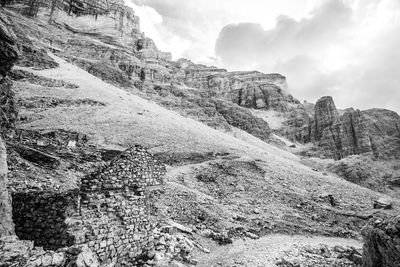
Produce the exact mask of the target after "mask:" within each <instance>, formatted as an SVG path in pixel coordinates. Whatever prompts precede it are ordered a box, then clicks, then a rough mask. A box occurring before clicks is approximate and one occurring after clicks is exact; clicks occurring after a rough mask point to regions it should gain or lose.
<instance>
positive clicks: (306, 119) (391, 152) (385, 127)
mask: <svg viewBox="0 0 400 267" xmlns="http://www.w3.org/2000/svg"><path fill="white" fill-rule="evenodd" d="M399 127H400V116H399V115H398V114H397V113H396V112H393V111H389V110H384V109H370V110H365V111H360V110H354V109H352V108H351V109H347V110H346V111H345V112H344V114H343V115H341V116H340V115H339V112H338V111H337V109H336V107H335V103H334V101H333V99H332V97H330V96H327V97H322V98H321V99H319V100H318V101H317V103H316V105H315V107H314V109H313V112H312V114H311V115H310V113H309V112H307V110H306V108H305V107H304V106H301V105H298V107H297V109H295V110H291V111H290V112H289V115H288V116H287V118H286V121H285V122H284V125H283V127H282V128H281V129H280V130H279V131H280V133H281V134H283V135H284V136H287V137H288V138H290V139H291V140H296V141H298V142H301V143H309V142H313V143H314V144H315V145H317V146H318V147H319V148H320V149H321V150H322V153H323V154H324V156H326V157H330V158H335V159H342V158H344V157H347V156H349V155H357V154H363V153H368V152H370V153H373V155H374V156H375V157H379V158H385V159H386V158H393V157H394V158H398V157H399V156H400V152H399V151H400V131H399Z"/></svg>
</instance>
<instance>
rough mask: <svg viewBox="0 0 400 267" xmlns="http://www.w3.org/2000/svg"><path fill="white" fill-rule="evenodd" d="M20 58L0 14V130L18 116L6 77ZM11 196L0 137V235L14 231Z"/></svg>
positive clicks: (12, 36)
mask: <svg viewBox="0 0 400 267" xmlns="http://www.w3.org/2000/svg"><path fill="white" fill-rule="evenodd" d="M17 58H18V52H17V49H16V47H15V38H14V34H13V33H12V31H10V30H9V20H8V18H7V17H6V16H4V15H2V14H0V90H1V91H0V115H1V117H0V126H1V130H0V132H1V133H2V134H4V132H5V131H6V129H7V128H8V127H12V126H13V123H14V121H15V118H16V112H15V106H14V100H13V94H12V93H11V82H10V81H9V80H8V79H7V78H6V77H5V76H6V75H7V73H8V71H10V69H11V67H12V66H13V63H14V62H15V61H16V60H17ZM10 203H11V201H10V196H9V194H8V191H7V154H6V148H5V146H4V143H3V141H2V140H1V139H0V237H1V236H5V235H11V234H13V233H14V225H13V223H12V217H11V216H12V211H11V204H10Z"/></svg>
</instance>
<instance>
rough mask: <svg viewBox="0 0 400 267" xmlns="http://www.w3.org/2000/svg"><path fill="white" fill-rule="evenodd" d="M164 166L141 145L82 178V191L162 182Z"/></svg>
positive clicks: (133, 186)
mask: <svg viewBox="0 0 400 267" xmlns="http://www.w3.org/2000/svg"><path fill="white" fill-rule="evenodd" d="M164 174H165V166H164V165H163V164H161V163H160V162H159V161H157V160H156V159H154V158H153V156H152V155H151V154H150V153H148V152H147V150H146V149H144V148H143V147H141V146H138V145H136V146H134V147H132V148H130V149H128V150H126V151H125V152H124V153H122V154H121V155H119V156H117V157H115V158H114V159H113V160H112V161H111V162H110V163H109V164H108V165H107V166H105V167H104V168H102V169H101V170H100V171H98V172H96V173H94V174H92V175H90V176H89V177H87V178H85V179H83V180H82V191H88V192H90V191H92V192H93V191H99V190H117V189H133V190H134V191H138V190H139V191H140V190H141V189H144V188H145V187H147V186H153V185H160V184H162V178H161V177H162V175H164Z"/></svg>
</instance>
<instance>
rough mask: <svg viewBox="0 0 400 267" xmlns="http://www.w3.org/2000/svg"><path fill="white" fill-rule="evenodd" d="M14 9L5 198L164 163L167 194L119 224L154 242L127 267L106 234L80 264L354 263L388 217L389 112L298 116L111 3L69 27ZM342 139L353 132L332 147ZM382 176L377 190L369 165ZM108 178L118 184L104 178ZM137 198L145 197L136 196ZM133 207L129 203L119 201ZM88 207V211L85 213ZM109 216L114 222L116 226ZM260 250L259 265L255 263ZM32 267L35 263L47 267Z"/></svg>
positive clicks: (150, 197) (61, 19)
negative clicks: (369, 232)
mask: <svg viewBox="0 0 400 267" xmlns="http://www.w3.org/2000/svg"><path fill="white" fill-rule="evenodd" d="M15 2H18V3H15ZM15 2H13V3H8V4H7V5H6V8H5V9H3V10H1V20H2V21H3V22H2V25H3V24H5V25H7V29H11V30H12V31H13V32H14V33H15V36H14V38H15V43H16V46H17V47H18V52H19V55H18V57H19V60H18V61H17V62H16V63H15V66H14V67H13V69H12V70H11V71H10V72H8V70H7V71H5V72H8V74H7V75H8V77H9V78H7V79H10V81H9V84H10V82H11V80H12V82H13V85H12V91H13V94H15V95H13V94H8V95H3V96H2V99H5V100H7V101H8V102H7V103H10V102H11V101H12V102H13V104H14V105H15V107H16V110H15V111H14V110H13V109H10V108H9V107H7V108H4V105H3V109H2V110H7V111H8V113H7V114H6V116H5V117H7V118H10V117H13V116H14V117H15V118H14V120H15V122H13V123H10V125H7V126H4V127H3V128H4V129H7V131H6V132H5V133H4V134H3V139H4V141H5V143H6V146H7V157H8V158H7V161H8V180H9V181H8V182H7V183H8V190H9V191H10V192H11V195H12V197H13V198H14V199H15V200H17V196H19V194H33V195H36V194H37V195H38V196H42V194H43V193H44V194H45V195H47V194H50V195H57V196H58V195H59V194H61V195H63V194H69V193H71V192H74V190H77V189H78V190H81V191H84V190H86V189H85V188H84V187H82V183H83V182H82V181H86V180H87V179H88V178H87V177H88V175H89V176H90V177H92V176H91V175H92V173H97V172H98V170H103V169H102V168H103V166H113V165H112V164H113V163H112V162H115V160H112V161H110V159H111V158H114V156H116V155H118V154H120V153H122V152H123V151H124V150H126V149H128V148H131V147H133V146H135V145H140V146H143V147H145V148H146V149H147V150H148V151H149V152H150V153H151V154H152V155H154V160H153V159H152V158H150V156H146V160H148V161H149V162H153V161H154V162H162V163H164V164H165V165H166V174H165V176H164V184H163V185H162V186H157V188H155V189H154V188H152V187H151V186H150V189H149V190H148V191H146V190H144V191H146V193H145V194H144V195H145V197H146V201H148V202H146V203H147V204H146V205H145V206H146V212H144V211H138V214H142V213H143V212H144V213H146V214H148V215H149V218H146V219H144V220H139V219H137V218H136V220H134V223H133V224H132V225H135V226H134V227H137V225H140V224H141V222H138V221H144V222H147V220H151V221H152V222H154V225H155V226H154V228H149V229H152V230H151V231H150V230H149V229H147V228H146V230H145V231H146V234H147V233H148V232H151V234H150V239H149V240H151V241H149V243H148V244H147V243H146V245H145V246H143V248H139V249H138V250H135V251H134V253H135V254H132V255H129V257H130V258H131V260H132V261H131V262H130V263H127V262H126V261H124V262H123V263H121V262H120V261H119V260H120V259H119V258H118V257H117V256H116V255H119V254H118V253H120V252H117V251H118V249H117V248H115V247H116V245H115V246H114V244H113V241H109V240H110V237H107V238H109V239H107V242H110V244H111V245H109V244H108V243H107V247H108V246H110V253H109V254H107V253H105V252H102V251H101V248H100V249H99V248H96V250H97V251H98V252H96V253H97V254H96V253H94V256H93V257H94V258H96V257H98V258H99V261H100V264H103V266H106V265H105V264H111V263H113V264H115V263H116V262H117V264H120V266H152V265H153V266H180V265H179V264H186V265H193V264H196V263H197V264H198V265H199V266H274V265H275V264H281V265H283V266H295V265H290V264H292V263H293V262H294V263H295V262H296V261H299V262H300V263H301V264H304V266H326V264H331V266H358V265H357V264H359V263H360V262H359V261H357V259H355V258H354V257H353V256H354V254H355V253H356V254H357V253H358V254H357V255H358V257H361V254H360V252H359V251H358V250H360V249H361V245H362V243H361V228H362V227H363V226H364V225H365V224H366V223H367V222H368V220H369V219H371V218H377V217H378V216H387V215H390V214H396V213H398V212H399V204H400V200H399V199H398V196H399V195H398V194H399V193H398V192H399V188H398V185H396V184H395V182H393V183H392V184H391V185H390V187H388V184H389V183H390V182H391V181H395V180H396V175H397V174H398V172H396V170H397V171H398V170H399V168H398V167H399V165H398V164H397V162H398V157H399V155H398V154H396V151H398V150H397V145H398V144H399V142H398V141H399V139H400V132H399V130H398V128H396V127H398V125H400V122H399V121H400V118H399V116H398V115H397V114H395V113H394V112H390V111H386V110H368V111H355V110H347V111H346V112H345V113H344V114H339V111H337V110H336V107H335V106H334V103H333V100H332V99H331V98H322V99H321V100H320V101H318V102H317V103H316V105H315V107H314V106H313V105H311V107H310V106H308V105H306V104H301V103H300V102H299V101H298V100H297V99H295V98H294V97H293V96H291V95H290V94H289V93H288V88H287V84H286V79H285V77H284V76H282V75H280V74H263V73H260V72H228V71H226V70H223V69H218V68H215V67H209V66H203V65H198V64H194V63H193V62H190V61H188V60H185V59H180V60H178V61H172V60H171V56H170V54H169V53H166V52H161V51H159V50H158V49H157V47H156V44H155V43H154V42H153V41H152V40H151V39H149V38H147V37H146V36H145V35H144V34H143V33H141V31H140V28H139V18H138V17H136V16H135V13H134V11H133V10H132V9H129V8H127V7H125V6H124V5H123V3H122V2H120V1H119V2H118V1H117V2H116V4H115V3H114V2H112V3H111V2H108V1H105V3H106V6H107V8H111V9H112V12H110V11H104V7H93V6H90V5H89V7H90V8H91V9H90V10H89V9H87V10H86V9H85V7H86V8H88V6H85V5H83V6H82V7H81V8H83V11H80V13H79V16H76V15H77V14H75V15H74V14H72V16H69V14H68V12H63V10H64V9H60V10H58V15H57V16H54V14H52V13H49V12H51V10H50V9H49V8H50V7H51V6H50V7H48V6H45V5H39V8H38V10H37V13H36V14H35V15H33V16H26V14H24V12H23V10H26V7H24V4H26V3H24V1H15ZM85 3H86V2H85ZM88 3H89V4H90V1H89V2H87V3H86V4H88ZM108 4H110V6H108ZM24 8H25V9H24ZM85 10H86V11H85ZM64 11H65V10H64ZM49 14H52V17H50V16H49ZM70 15H71V14H70ZM49 17H50V18H51V19H49ZM121 18H123V20H121ZM10 67H11V66H10ZM2 75H3V74H2ZM9 86H10V85H9ZM3 102H4V101H3ZM17 111H18V114H17ZM11 124H12V125H11ZM337 129H341V130H337ZM347 129H352V131H353V132H352V134H347V135H346V134H345V135H340V134H339V135H337V136H336V135H335V133H338V132H340V133H343V132H344V133H348V131H347ZM354 129H356V130H354ZM365 129H368V131H365ZM396 129H397V130H396ZM366 132H367V134H365V133H366ZM332 140H333V141H332ZM337 140H340V145H338V143H337V142H338V141H337ZM360 140H361V141H360ZM363 140H367V141H366V142H364V143H363ZM334 141H336V143H335V142H334ZM387 148H390V149H387ZM391 151H393V152H391ZM383 152H385V153H383ZM349 155H353V156H351V157H347V156H349ZM125 157H128V156H125ZM363 157H365V158H366V159H368V160H370V166H371V168H375V169H376V172H371V173H374V175H371V176H368V177H365V178H360V176H361V175H360V174H359V173H356V174H354V172H353V171H352V170H353V169H354V168H358V169H361V170H360V172H361V171H365V168H364V167H363V166H359V165H357V164H358V163H357V164H355V163H354V161H356V162H361V163H359V164H362V162H366V161H365V160H363ZM122 158H124V157H122ZM334 159H337V160H336V161H335V160H334ZM132 161H133V162H136V161H135V159H132ZM110 162H111V163H110ZM108 164H111V165H108ZM135 164H136V163H135ZM146 164H150V163H146ZM150 165H151V164H150ZM343 165H344V166H345V167H343ZM135 166H136V165H135ZM143 166H147V165H143ZM387 166H389V167H388V168H389V170H388V171H387V174H386V175H387V176H386V178H385V180H382V179H381V176H383V175H384V174H382V172H381V171H380V168H384V167H387ZM122 168H123V169H124V170H125V167H122ZM152 168H153V167H151V168H150V167H149V170H150V171H149V172H152V171H153V169H152ZM390 168H392V169H393V171H392V170H391V169H390ZM396 168H397V169H396ZM138 169H139V171H141V172H143V174H141V175H142V176H141V177H147V176H148V173H146V172H147V167H138ZM335 173H337V174H339V175H340V176H339V175H337V174H335ZM389 174H390V177H389V176H388V175H389ZM135 175H138V174H135ZM341 176H342V177H345V178H346V179H344V178H342V177H341ZM134 177H136V176H134ZM109 178H110V179H111V180H113V181H114V182H115V181H117V182H115V183H118V179H117V178H115V177H114V176H113V174H112V172H110V173H109ZM353 178H354V179H353ZM357 178H359V179H360V180H362V181H360V180H357ZM348 180H349V181H348ZM114 182H110V183H112V184H113V183H114ZM122 183H123V182H122ZM83 184H84V183H83ZM359 184H360V185H361V186H360V185H359ZM113 185H114V184H113ZM107 186H109V185H108V184H106V186H105V187H107ZM136 187H139V185H135V188H133V189H132V190H137V188H136ZM82 188H84V190H83V189H82ZM125 189H126V190H128V189H127V188H125ZM107 190H110V192H111V193H110V192H108V191H107ZM107 190H105V191H107V193H105V199H108V198H110V197H111V196H113V195H114V194H116V195H117V197H116V199H120V198H121V199H122V198H123V197H122V196H124V197H125V195H124V194H125V193H123V192H122V191H121V192H122V193H121V192H120V191H118V190H120V188H119V187H118V190H117V187H116V188H114V187H112V189H107ZM113 190H115V193H113ZM129 190H131V189H129ZM89 192H91V191H90V190H89ZM2 193H5V192H4V191H3V192H2ZM83 193H85V194H87V192H83ZM83 193H82V192H80V194H83ZM120 193H121V196H120V195H118V194H120ZM135 194H136V196H144V195H143V194H142V193H141V190H139V191H135ZM385 194H390V195H391V196H392V197H388V196H387V195H385ZM83 196H84V198H85V197H86V195H83ZM90 196H91V197H89V199H91V198H97V197H98V196H92V195H90ZM81 197H82V196H81ZM99 198H100V197H99ZM131 198H132V199H135V196H133V197H131V196H128V197H127V200H131ZM79 199H80V198H79ZM378 199H379V201H382V199H384V201H386V202H390V206H391V208H390V209H380V208H379V207H378V208H377V207H376V205H374V203H375V204H376V202H377V200H378ZM79 201H81V200H79ZM79 201H78V202H79ZM14 202H15V203H14V204H13V209H14V211H13V215H14V216H13V217H14V218H13V219H14V223H15V224H16V234H17V235H18V237H19V239H20V240H24V239H28V240H31V241H35V242H36V243H38V242H39V240H40V241H41V242H42V240H41V239H40V237H37V236H36V237H34V239H33V240H32V239H30V238H26V237H27V235H24V233H25V231H24V230H21V228H24V225H23V224H21V223H20V222H19V220H20V218H19V217H20V216H21V215H20V213H17V212H20V210H23V208H21V207H20V206H18V204H17V203H19V202H18V201H14ZM79 203H80V202H79ZM120 204H121V205H122V202H120V203H119V202H118V203H117V204H115V203H112V204H109V205H110V206H107V207H106V208H105V211H104V213H101V214H102V216H111V215H110V214H111V213H112V212H111V211H109V210H107V208H109V209H111V210H113V209H117V210H118V206H119V205H120ZM138 205H140V204H138ZM92 208H93V207H92ZM101 208H104V207H103V206H101V205H100V204H99V207H97V208H96V209H98V210H101ZM385 208H386V207H385ZM147 209H148V211H147ZM9 210H10V209H4V212H3V210H1V212H2V213H4V214H6V213H10V211H9ZM119 212H120V211H119V210H118V212H116V213H115V214H117V215H115V216H116V217H118V218H119V217H121V218H122V219H121V218H120V219H121V220H122V221H123V220H125V216H122V215H120V213H119ZM67 213H68V212H67ZM112 214H114V213H112ZM131 214H132V213H131ZM8 215H9V214H8ZM125 215H126V214H125ZM22 216H23V215H22ZM63 216H64V215H63ZM74 216H76V214H73V212H71V213H70V214H67V215H66V219H65V222H66V221H67V220H70V221H71V220H72V221H73V222H75V221H76V219H74V218H75V217H74ZM96 216H97V215H96ZM112 216H114V215H112ZM71 218H72V219H71ZM112 218H113V219H115V218H114V217H112ZM138 218H139V217H138ZM140 218H142V217H140ZM74 220H75V221H74ZM123 222H124V221H123ZM73 226H74V227H73V228H74V231H78V232H82V231H83V230H84V229H83V228H80V223H76V225H73ZM85 227H89V226H85ZM146 227H147V226H146ZM171 228H175V230H171ZM85 229H86V228H85ZM135 229H136V230H137V229H139V230H138V231H144V230H143V229H142V228H140V227H139V228H135ZM68 231H69V230H68ZM11 232H12V231H11ZM153 232H154V236H153ZM100 235H101V233H100ZM119 235H121V236H123V235H124V233H119ZM291 235H295V236H294V237H290V236H291ZM81 236H82V235H81ZM81 236H79V237H78V236H77V235H75V236H74V237H75V241H76V240H80V238H83V239H85V235H83V236H84V237H81ZM86 236H87V234H86ZM96 236H97V235H96ZM308 236H311V237H310V238H308ZM51 238H54V237H51ZM111 239H112V238H111ZM253 239H254V240H253ZM256 239H257V240H256ZM146 240H147V239H146ZM173 240H174V241H173ZM182 240H183V241H182ZM277 240H281V241H279V242H280V243H279V242H278V241H277ZM2 242H3V243H4V244H7V242H6V241H2ZM68 242H69V241H68ZM143 242H144V241H143ZM174 242H175V243H174ZM182 242H183V243H185V242H186V243H185V244H183V245H182ZM271 242H277V244H279V246H278V247H279V249H277V248H273V247H271V246H270V243H271ZM3 243H1V244H0V245H1V246H6V245H4V244H3ZM82 243H85V242H83V241H82ZM78 244H79V243H78ZM88 244H89V243H88ZM190 244H191V245H190ZM46 245H47V246H48V247H51V248H53V247H52V246H53V245H54V244H46V242H45V245H44V247H45V249H46V251H50V250H49V249H48V247H46ZM338 246H342V247H341V248H339V249H338V248H337V247H338ZM350 246H355V247H356V248H350ZM89 247H90V245H89ZM93 247H95V245H93ZM56 248H57V249H61V250H57V249H54V250H57V251H58V252H57V253H64V254H65V253H67V254H68V253H70V252H65V250H62V249H64V248H62V247H61V248H60V247H56ZM178 248H179V249H178ZM260 248H265V249H266V250H267V251H269V253H271V256H269V257H266V258H264V259H259V257H260V255H262V253H263V252H262V251H259V249H260ZM35 249H36V248H35ZM225 249H229V251H228V252H226V251H225ZM324 249H325V250H324ZM261 250H262V249H261ZM323 250H324V251H328V252H329V256H327V255H323V254H324V253H325V252H323ZM60 251H61V252H60ZM82 251H83V252H82V253H86V252H85V250H84V249H83V250H82ZM99 251H101V252H99ZM113 251H115V252H113ZM138 251H139V252H140V253H139V252H138ZM250 251H251V252H250ZM321 251H322V252H321ZM328 252H327V253H328ZM29 253H31V254H29ZM29 253H28V254H29V255H28V256H26V255H25V261H27V262H31V261H33V260H32V257H35V256H34V255H37V252H35V250H32V251H30V252H29ZM46 253H51V252H46ZM132 253H133V252H132ZM39 254H40V253H39ZM64 254H63V255H64ZM51 255H52V256H51V257H52V259H53V260H54V255H53V254H51ZM68 255H69V254H68ZM79 255H81V254H79ZM144 255H145V256H144ZM299 255H302V256H299ZM307 255H308V256H307ZM310 255H311V256H310ZM316 255H317V256H316ZM321 255H322V256H321ZM350 255H352V256H350ZM3 256H4V255H1V254H0V259H4V258H6V257H7V256H4V257H3ZM131 256H132V257H131ZM65 257H67V256H65ZM68 257H70V256H68ZM68 257H67V258H68ZM310 257H311V258H313V257H314V258H313V260H310ZM282 258H284V259H285V260H282ZM356 258H357V257H356ZM78 259H79V256H78ZM280 260H281V262H280V263H279V261H280ZM43 261H44V258H43V259H42V263H41V264H38V265H33V266H45V265H44V264H43ZM93 261H95V260H93ZM286 261H287V262H286ZM291 262H292V263H291ZM64 263H65V261H64ZM124 264H125V265H124ZM173 264H175V265H173ZM234 264H236V265H234ZM285 264H286V265H285ZM324 264H325V265H324ZM335 264H337V265H335ZM339 264H342V265H339ZM53 265H54V266H60V265H56V264H53ZM0 266H2V265H0ZM5 266H7V265H5ZM48 266H50V265H48ZM82 266H97V265H90V264H87V263H86V265H82Z"/></svg>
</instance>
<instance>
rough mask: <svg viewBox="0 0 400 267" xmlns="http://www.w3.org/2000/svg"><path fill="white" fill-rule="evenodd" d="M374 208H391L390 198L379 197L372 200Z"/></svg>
mask: <svg viewBox="0 0 400 267" xmlns="http://www.w3.org/2000/svg"><path fill="white" fill-rule="evenodd" d="M374 209H384V210H390V209H392V200H391V199H390V198H384V197H383V198H379V199H377V200H375V202H374Z"/></svg>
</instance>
